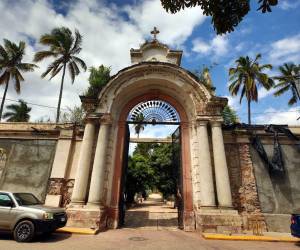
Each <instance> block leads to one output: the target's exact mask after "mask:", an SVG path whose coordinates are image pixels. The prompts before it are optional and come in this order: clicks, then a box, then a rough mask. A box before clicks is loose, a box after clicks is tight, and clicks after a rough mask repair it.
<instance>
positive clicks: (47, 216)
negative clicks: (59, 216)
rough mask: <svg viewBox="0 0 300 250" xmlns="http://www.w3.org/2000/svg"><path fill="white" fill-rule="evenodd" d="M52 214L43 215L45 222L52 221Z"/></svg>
mask: <svg viewBox="0 0 300 250" xmlns="http://www.w3.org/2000/svg"><path fill="white" fill-rule="evenodd" d="M53 218H54V217H53V213H44V219H45V220H53Z"/></svg>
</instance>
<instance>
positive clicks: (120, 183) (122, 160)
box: [109, 91, 194, 230]
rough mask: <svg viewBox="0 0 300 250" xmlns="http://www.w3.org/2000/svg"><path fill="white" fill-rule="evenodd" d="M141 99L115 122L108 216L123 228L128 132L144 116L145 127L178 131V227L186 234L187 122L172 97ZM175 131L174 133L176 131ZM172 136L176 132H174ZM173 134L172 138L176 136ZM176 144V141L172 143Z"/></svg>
mask: <svg viewBox="0 0 300 250" xmlns="http://www.w3.org/2000/svg"><path fill="white" fill-rule="evenodd" d="M149 92H150V93H147V94H144V95H140V96H138V97H135V98H133V99H132V100H131V101H129V102H128V103H127V104H126V105H125V106H124V107H123V109H122V111H121V115H120V118H119V121H118V132H117V143H116V147H117V148H116V155H115V169H114V177H113V185H112V199H111V209H110V213H109V216H110V218H111V219H112V220H113V223H114V225H118V226H120V225H122V223H123V222H124V214H123V211H122V209H123V210H124V184H125V183H124V182H125V181H126V178H125V177H126V175H125V174H126V172H124V171H126V163H127V156H128V145H129V144H128V143H129V135H128V132H129V129H128V124H134V123H136V124H138V122H135V121H134V120H135V119H136V118H137V117H138V114H143V116H145V117H143V120H144V121H143V123H144V124H152V125H153V124H154V125H158V124H161V125H163V124H165V125H167V124H173V125H177V127H178V128H179V129H178V131H180V133H178V132H177V137H178V138H177V139H178V140H177V143H179V142H180V159H181V162H180V163H179V164H178V168H179V169H178V170H180V176H179V179H178V182H177V183H176V185H178V187H179V189H180V196H181V198H182V207H180V209H179V213H178V214H179V223H180V226H181V227H182V228H184V229H185V230H188V227H189V225H188V224H190V221H193V220H194V218H191V217H193V205H192V184H191V171H190V169H191V166H190V149H189V126H188V124H189V123H188V119H187V115H186V112H185V110H184V109H183V107H182V106H181V105H180V104H179V103H178V102H177V101H176V100H175V99H174V98H172V97H171V96H168V95H166V94H163V93H161V92H159V91H154V92H153V91H149ZM175 130H176V129H175ZM174 132H175V131H174ZM175 134H176V133H174V135H173V136H175ZM174 143H175V140H174Z"/></svg>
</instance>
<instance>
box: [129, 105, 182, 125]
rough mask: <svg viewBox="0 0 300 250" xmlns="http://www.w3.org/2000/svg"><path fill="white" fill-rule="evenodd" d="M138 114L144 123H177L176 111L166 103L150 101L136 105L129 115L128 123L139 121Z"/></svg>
mask: <svg viewBox="0 0 300 250" xmlns="http://www.w3.org/2000/svg"><path fill="white" fill-rule="evenodd" d="M139 114H142V115H143V121H144V122H154V123H157V122H174V123H175V122H179V121H180V119H179V115H178V113H177V111H176V110H175V109H174V108H173V107H172V106H171V105H170V104H168V103H167V102H164V101H161V100H151V101H147V102H141V103H139V104H137V105H136V106H135V107H134V108H133V109H132V110H131V111H130V113H129V116H128V121H139V122H140V118H138V116H139Z"/></svg>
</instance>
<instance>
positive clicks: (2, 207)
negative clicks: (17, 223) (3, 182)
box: [0, 193, 14, 229]
mask: <svg viewBox="0 0 300 250" xmlns="http://www.w3.org/2000/svg"><path fill="white" fill-rule="evenodd" d="M11 204H14V203H13V201H12V199H11V198H10V196H9V195H8V194H5V193H0V229H9V228H10V224H11V222H12V219H13V218H12V216H13V214H14V213H13V208H12V205H11Z"/></svg>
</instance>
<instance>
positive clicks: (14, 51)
mask: <svg viewBox="0 0 300 250" xmlns="http://www.w3.org/2000/svg"><path fill="white" fill-rule="evenodd" d="M25 46H26V44H25V42H23V41H21V42H19V45H17V44H15V43H13V42H11V41H9V40H7V39H4V46H2V45H0V85H5V90H4V93H3V98H2V102H1V109H0V119H1V117H2V112H3V107H4V102H5V98H6V93H7V89H8V85H9V82H10V80H14V83H15V90H16V92H17V93H18V94H19V93H20V91H21V82H22V81H24V78H23V76H22V74H21V73H23V72H31V71H34V69H35V68H37V66H36V65H35V64H32V63H24V62H22V60H23V56H24V55H25Z"/></svg>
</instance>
